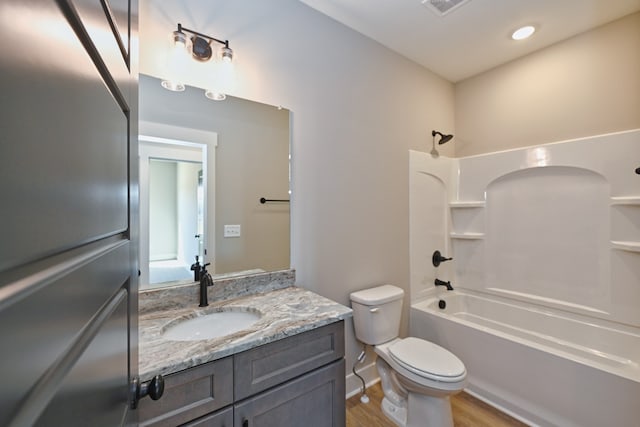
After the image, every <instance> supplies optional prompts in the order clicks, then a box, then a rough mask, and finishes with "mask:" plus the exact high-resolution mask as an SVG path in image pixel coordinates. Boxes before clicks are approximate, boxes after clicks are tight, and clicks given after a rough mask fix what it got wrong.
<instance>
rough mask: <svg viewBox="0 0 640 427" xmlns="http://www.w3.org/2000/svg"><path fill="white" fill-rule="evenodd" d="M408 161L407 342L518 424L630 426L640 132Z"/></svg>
mask: <svg viewBox="0 0 640 427" xmlns="http://www.w3.org/2000/svg"><path fill="white" fill-rule="evenodd" d="M410 162H411V164H410V215H411V216H410V230H411V233H410V245H411V254H410V256H411V301H412V310H411V321H410V332H411V334H412V335H414V336H419V337H422V338H425V339H429V340H432V341H434V342H436V343H438V344H440V345H442V346H444V347H446V348H448V349H449V350H451V351H452V352H454V353H456V354H457V355H458V356H459V357H460V358H461V359H462V361H463V362H464V363H465V365H467V367H468V370H469V384H470V386H469V387H470V390H471V391H472V392H475V393H476V394H478V395H479V396H480V397H482V398H485V399H487V400H489V401H491V402H493V403H495V404H498V405H500V406H502V407H503V408H504V409H506V410H508V411H509V412H511V413H513V414H515V415H516V416H518V417H520V418H523V419H526V420H527V421H528V422H531V423H534V424H539V425H563V426H601V425H616V426H634V425H637V420H638V419H640V407H638V405H637V400H633V399H632V398H631V397H630V396H638V395H640V374H639V371H638V363H639V361H640V175H638V174H636V173H635V169H636V168H637V167H638V166H640V131H639V130H633V131H628V132H620V133H615V134H608V135H600V136H594V137H589V138H583V139H578V140H571V141H565V142H558V143H554V144H546V145H540V146H535V147H527V148H524V149H517V150H510V151H504V152H498V153H491V154H485V155H480V156H472V157H464V158H460V159H448V158H443V157H440V158H438V159H434V158H432V157H431V156H429V155H428V154H426V153H418V152H411V153H410ZM435 250H440V251H441V252H442V253H443V255H444V256H447V257H449V256H452V257H453V260H452V261H448V262H445V263H443V264H441V265H440V266H439V267H438V268H436V267H434V266H433V265H432V263H431V256H432V254H433V252H434V251H435ZM436 278H438V279H440V280H444V281H449V280H450V281H451V284H452V285H453V287H454V288H455V289H456V290H460V291H461V292H460V294H462V296H460V295H456V294H457V292H455V291H454V292H447V291H446V290H444V289H443V288H438V289H435V287H434V286H433V282H434V280H435V279H436ZM433 298H438V299H439V298H442V299H443V300H445V302H446V303H447V308H446V309H445V310H440V309H439V308H438V305H437V301H438V300H437V299H436V300H434V299H433ZM434 301H435V302H434ZM634 423H636V424H634Z"/></svg>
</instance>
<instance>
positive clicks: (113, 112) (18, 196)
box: [0, 0, 128, 271]
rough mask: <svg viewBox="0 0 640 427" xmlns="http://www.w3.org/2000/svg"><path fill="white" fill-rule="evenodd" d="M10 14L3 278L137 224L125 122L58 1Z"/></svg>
mask: <svg viewBox="0 0 640 427" xmlns="http://www.w3.org/2000/svg"><path fill="white" fill-rule="evenodd" d="M2 7H3V9H7V10H10V12H11V13H12V14H13V15H10V16H11V19H12V22H11V23H6V25H5V23H4V22H3V25H0V37H2V40H3V53H2V55H0V74H1V75H2V76H3V78H2V79H0V92H1V93H2V94H3V95H2V96H3V109H2V114H0V129H2V136H1V138H2V141H1V143H0V199H1V200H3V203H2V204H1V206H0V217H1V218H2V221H0V242H2V244H1V245H0V271H2V270H5V269H8V268H11V267H15V266H18V265H22V264H25V263H28V262H30V261H32V260H34V259H37V258H40V257H43V256H47V255H51V254H54V253H58V252H61V251H63V250H66V249H69V248H72V247H74V246H77V245H79V244H83V243H86V242H90V241H94V240H96V239H98V238H101V237H104V236H108V235H113V234H116V233H118V232H122V231H125V230H126V229H127V225H128V223H127V221H128V218H127V217H128V204H127V197H128V189H127V186H128V176H127V163H128V151H127V150H128V145H127V144H128V141H127V131H128V124H127V117H126V115H125V113H124V112H123V111H122V109H121V108H120V106H119V105H118V103H117V102H116V100H115V99H114V98H113V97H112V95H111V93H110V91H109V90H108V89H107V86H105V83H104V82H103V80H102V78H101V75H100V74H99V72H98V71H97V69H96V67H95V65H94V63H93V62H92V60H91V58H90V57H89V55H88V53H87V52H86V51H85V49H84V47H83V45H82V44H81V43H80V41H79V40H78V38H77V36H76V34H75V33H74V31H73V30H72V29H71V27H70V26H69V25H68V24H67V22H66V20H65V19H64V17H63V16H62V13H61V12H60V11H59V10H58V9H57V8H56V6H55V3H54V2H41V1H35V0H26V1H19V0H12V1H8V2H6V1H3V3H2ZM2 16H3V18H2V19H4V17H5V16H6V14H5V13H4V10H3V13H2ZM34 27H36V28H37V30H33V28H34ZM26 47H28V54H27V53H26V52H25V48H26Z"/></svg>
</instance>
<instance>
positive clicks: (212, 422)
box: [182, 406, 233, 427]
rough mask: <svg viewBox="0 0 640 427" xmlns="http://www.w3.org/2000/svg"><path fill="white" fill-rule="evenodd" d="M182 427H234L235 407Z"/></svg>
mask: <svg viewBox="0 0 640 427" xmlns="http://www.w3.org/2000/svg"><path fill="white" fill-rule="evenodd" d="M182 427H233V406H230V407H228V408H227V409H223V410H221V411H218V412H216V413H215V414H210V415H207V416H204V417H202V418H200V419H197V420H195V421H192V422H190V423H188V424H184V425H182Z"/></svg>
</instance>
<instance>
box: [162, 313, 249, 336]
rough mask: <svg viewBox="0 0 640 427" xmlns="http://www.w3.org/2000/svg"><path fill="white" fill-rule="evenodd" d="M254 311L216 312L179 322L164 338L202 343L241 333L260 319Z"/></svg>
mask: <svg viewBox="0 0 640 427" xmlns="http://www.w3.org/2000/svg"><path fill="white" fill-rule="evenodd" d="M260 317H261V316H260V314H259V313H256V312H252V311H240V310H225V311H215V312H212V313H209V314H205V315H203V316H199V317H194V318H192V319H187V320H183V321H179V322H178V323H176V324H174V325H171V326H169V327H168V328H167V329H166V330H165V331H164V334H163V335H164V337H165V338H166V339H169V340H173V341H200V340H210V339H212V338H218V337H223V336H225V335H230V334H232V333H234V332H238V331H241V330H243V329H246V328H248V327H249V326H251V325H253V324H254V323H255V322H257V321H258V320H259V319H260Z"/></svg>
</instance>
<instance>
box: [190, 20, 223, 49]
mask: <svg viewBox="0 0 640 427" xmlns="http://www.w3.org/2000/svg"><path fill="white" fill-rule="evenodd" d="M178 32H181V33H182V32H186V33H189V34H193V35H194V36H198V37H202V38H205V39H207V40H209V41H214V42H217V43H220V44H222V45H224V47H226V48H228V47H229V40H220V39H217V38H215V37H211V36H208V35H206V34H202V33H199V32H197V31H194V30H190V29H189V28H186V27H183V26H182V24H180V23H178Z"/></svg>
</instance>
